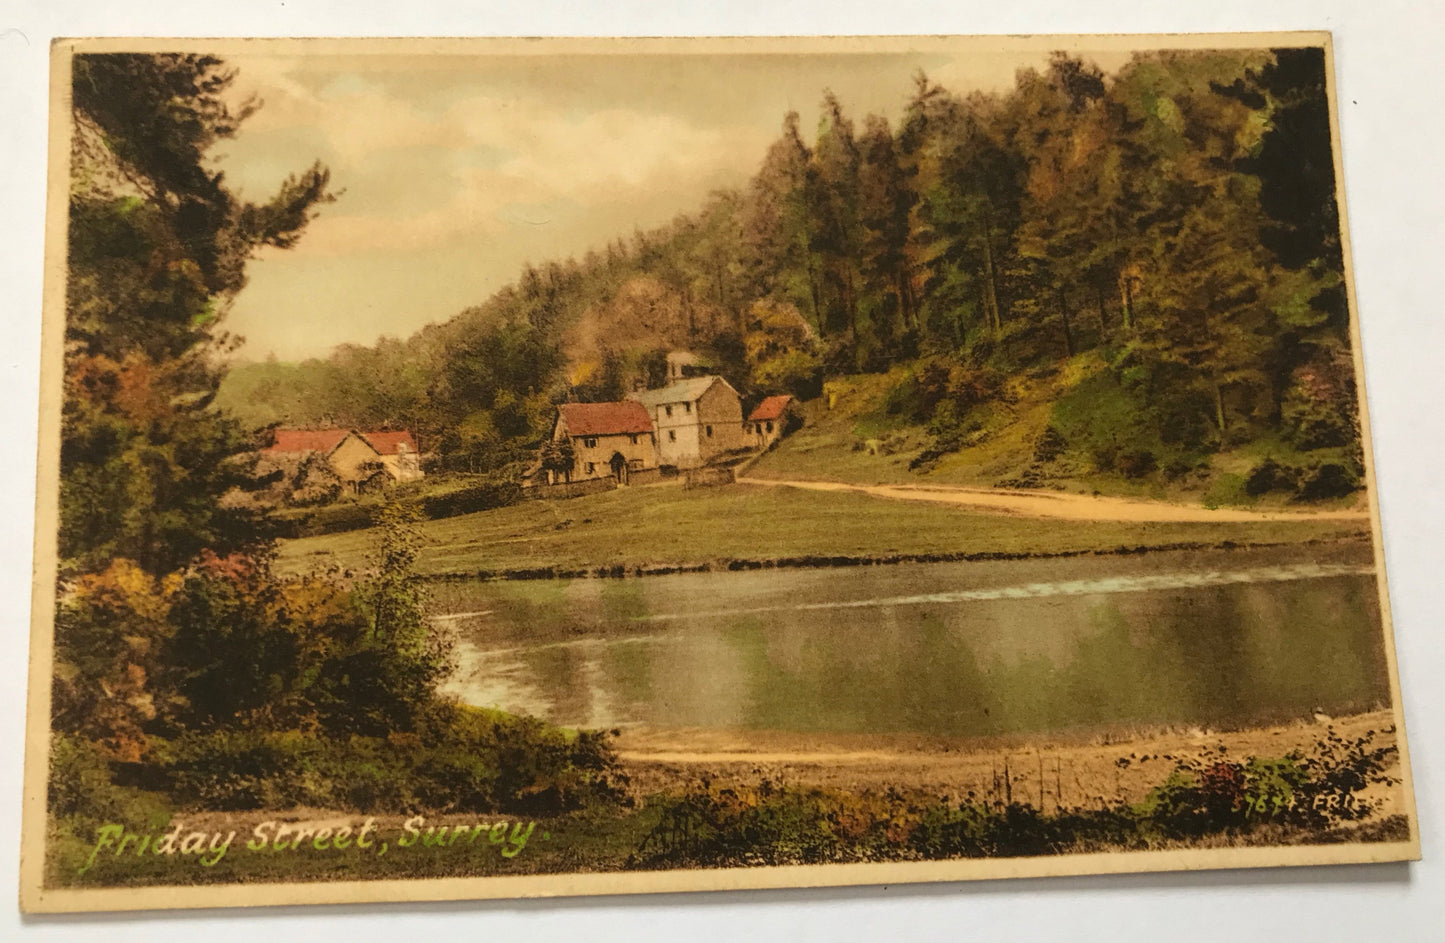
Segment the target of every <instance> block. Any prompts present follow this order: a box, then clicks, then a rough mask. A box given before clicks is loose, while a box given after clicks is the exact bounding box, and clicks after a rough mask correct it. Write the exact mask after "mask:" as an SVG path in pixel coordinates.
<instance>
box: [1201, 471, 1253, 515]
mask: <svg viewBox="0 0 1445 943" xmlns="http://www.w3.org/2000/svg"><path fill="white" fill-rule="evenodd" d="M1253 501H1254V496H1253V495H1251V494H1250V493H1249V491H1248V490H1247V489H1246V488H1245V479H1244V476H1242V475H1236V474H1233V473H1232V472H1226V473H1225V474H1223V475H1220V476H1219V477H1218V478H1216V479H1214V483H1213V484H1212V485H1210V486H1209V490H1208V491H1207V492H1206V493H1205V495H1204V506H1205V507H1207V508H1217V507H1227V506H1229V505H1243V504H1251V503H1253Z"/></svg>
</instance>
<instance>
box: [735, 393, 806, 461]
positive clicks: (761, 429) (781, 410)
mask: <svg viewBox="0 0 1445 943" xmlns="http://www.w3.org/2000/svg"><path fill="white" fill-rule="evenodd" d="M794 408H795V407H794V405H793V398H792V397H791V396H769V397H767V398H766V399H764V400H763V401H762V402H761V403H759V404H758V405H757V407H756V408H755V409H754V410H753V411H752V412H750V413H748V418H747V421H746V422H745V423H744V424H743V439H744V440H745V441H746V443H747V444H748V445H749V446H750V447H752V448H755V449H766V448H767V447H768V446H770V445H772V444H773V443H774V442H776V441H778V439H780V438H782V436H783V432H784V428H783V427H784V426H785V425H786V424H787V423H788V421H789V420H790V419H791V418H792V411H793V409H794Z"/></svg>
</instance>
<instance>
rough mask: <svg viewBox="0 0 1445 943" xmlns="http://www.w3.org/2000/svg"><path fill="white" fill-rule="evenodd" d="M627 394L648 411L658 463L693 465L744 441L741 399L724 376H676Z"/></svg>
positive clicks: (706, 460) (737, 446)
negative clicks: (656, 386) (660, 384)
mask: <svg viewBox="0 0 1445 943" xmlns="http://www.w3.org/2000/svg"><path fill="white" fill-rule="evenodd" d="M629 398H630V399H632V400H635V401H637V402H638V403H640V404H641V405H642V406H644V407H646V412H647V413H648V414H650V416H651V419H652V424H653V427H654V428H655V429H656V431H657V461H658V464H660V465H673V466H676V467H678V468H697V467H699V466H702V465H706V464H707V463H708V462H709V461H711V460H712V459H714V458H716V457H717V456H719V455H721V454H723V453H725V452H731V451H734V450H736V449H740V448H743V446H744V442H743V434H742V433H743V406H742V399H741V397H739V396H738V391H737V390H735V389H733V388H732V385H731V384H729V383H728V381H726V380H724V379H723V378H722V377H716V376H704V377H693V378H692V379H687V380H679V381H677V382H675V383H671V384H669V385H667V386H665V387H663V388H662V389H659V390H640V391H638V392H636V393H633V394H631V395H630V397H629Z"/></svg>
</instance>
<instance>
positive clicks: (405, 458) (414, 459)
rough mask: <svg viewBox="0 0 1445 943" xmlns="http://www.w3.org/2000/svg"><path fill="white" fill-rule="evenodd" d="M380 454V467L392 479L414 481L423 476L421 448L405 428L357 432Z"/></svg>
mask: <svg viewBox="0 0 1445 943" xmlns="http://www.w3.org/2000/svg"><path fill="white" fill-rule="evenodd" d="M358 434H359V435H360V436H361V437H362V438H363V439H365V440H366V444H367V445H369V446H371V447H372V448H373V449H375V450H376V454H377V455H379V456H381V467H382V468H384V469H385V470H386V473H387V474H389V475H390V476H391V477H392V480H394V481H415V480H416V479H418V478H421V477H423V472H422V470H421V450H420V449H418V448H417V445H416V439H415V438H413V437H412V434H411V433H410V432H409V431H407V430H406V429H396V430H383V431H378V432H362V433H358Z"/></svg>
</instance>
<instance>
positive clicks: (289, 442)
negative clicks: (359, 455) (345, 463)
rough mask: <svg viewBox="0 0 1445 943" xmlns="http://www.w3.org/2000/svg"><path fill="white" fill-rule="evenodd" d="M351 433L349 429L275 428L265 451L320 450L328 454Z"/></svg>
mask: <svg viewBox="0 0 1445 943" xmlns="http://www.w3.org/2000/svg"><path fill="white" fill-rule="evenodd" d="M349 435H351V430H350V429H277V430H276V437H275V439H274V440H272V442H271V444H270V446H268V447H267V448H266V451H267V452H320V453H322V454H323V455H326V454H329V453H330V452H331V450H332V449H334V448H336V447H337V446H338V445H340V444H341V442H342V440H343V439H345V438H346V437H347V436H349Z"/></svg>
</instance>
